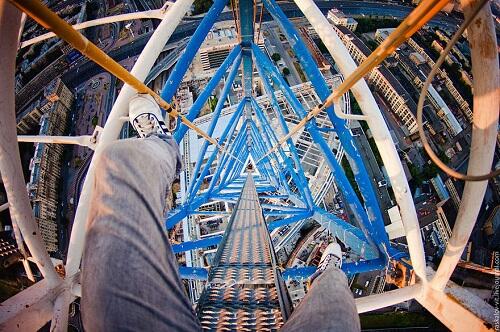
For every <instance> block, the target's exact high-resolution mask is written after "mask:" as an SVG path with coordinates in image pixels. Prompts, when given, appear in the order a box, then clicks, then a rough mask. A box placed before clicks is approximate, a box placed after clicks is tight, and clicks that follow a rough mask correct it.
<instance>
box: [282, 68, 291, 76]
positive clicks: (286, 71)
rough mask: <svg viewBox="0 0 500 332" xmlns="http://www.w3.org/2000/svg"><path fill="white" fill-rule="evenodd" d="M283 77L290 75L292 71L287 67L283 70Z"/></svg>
mask: <svg viewBox="0 0 500 332" xmlns="http://www.w3.org/2000/svg"><path fill="white" fill-rule="evenodd" d="M283 75H285V76H288V75H290V69H288V68H287V67H285V68H283Z"/></svg>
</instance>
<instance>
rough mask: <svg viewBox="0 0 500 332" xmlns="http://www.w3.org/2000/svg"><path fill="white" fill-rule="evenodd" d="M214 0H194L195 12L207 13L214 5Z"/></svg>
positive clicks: (196, 13)
mask: <svg viewBox="0 0 500 332" xmlns="http://www.w3.org/2000/svg"><path fill="white" fill-rule="evenodd" d="M212 4H213V1H212V0H194V8H193V14H194V15H198V14H203V13H206V12H207V11H208V10H209V9H210V7H211V6H212Z"/></svg>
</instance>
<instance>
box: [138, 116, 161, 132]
mask: <svg viewBox="0 0 500 332" xmlns="http://www.w3.org/2000/svg"><path fill="white" fill-rule="evenodd" d="M137 126H138V127H139V128H140V129H142V130H148V131H152V130H157V129H158V128H157V126H156V124H155V121H153V120H151V118H150V116H149V115H148V114H145V115H143V116H140V117H138V118H137Z"/></svg>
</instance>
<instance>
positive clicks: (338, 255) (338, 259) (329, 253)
mask: <svg viewBox="0 0 500 332" xmlns="http://www.w3.org/2000/svg"><path fill="white" fill-rule="evenodd" d="M332 266H336V267H338V268H339V269H340V268H341V267H342V249H340V245H339V244H338V243H337V242H333V243H330V244H329V245H328V247H326V248H325V251H323V255H321V260H320V261H319V265H318V269H317V270H316V272H314V273H313V274H312V275H311V276H310V277H309V286H310V284H311V283H312V282H313V281H314V279H316V278H317V277H319V275H320V274H321V273H323V272H324V271H325V270H326V269H327V268H329V267H332Z"/></svg>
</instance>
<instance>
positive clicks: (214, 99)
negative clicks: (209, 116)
mask: <svg viewBox="0 0 500 332" xmlns="http://www.w3.org/2000/svg"><path fill="white" fill-rule="evenodd" d="M218 101H219V99H218V98H217V97H216V96H211V97H210V98H209V99H208V107H210V110H211V111H212V112H213V111H214V110H215V106H217V102H218Z"/></svg>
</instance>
